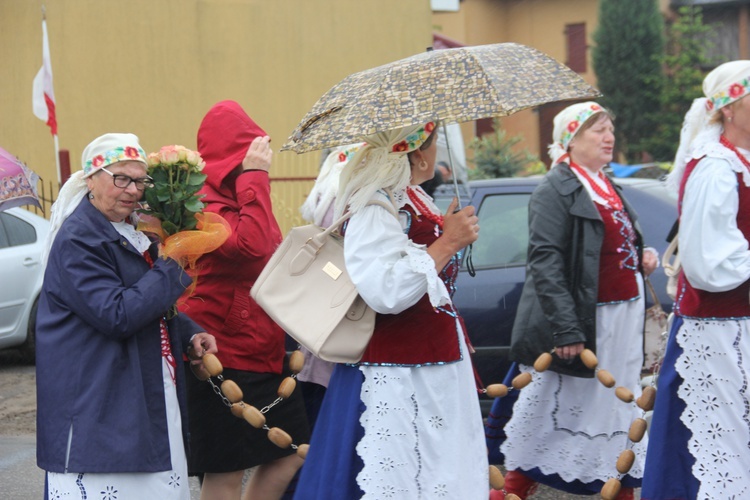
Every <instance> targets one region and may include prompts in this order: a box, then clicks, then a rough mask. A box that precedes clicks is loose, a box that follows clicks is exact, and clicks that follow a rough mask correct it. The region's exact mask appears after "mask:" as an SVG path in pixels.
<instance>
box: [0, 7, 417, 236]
mask: <svg viewBox="0 0 750 500" xmlns="http://www.w3.org/2000/svg"><path fill="white" fill-rule="evenodd" d="M44 4H45V6H46V12H47V27H48V30H49V43H50V52H51V59H52V70H53V75H54V92H55V97H56V101H57V120H58V125H59V143H60V148H62V149H67V150H69V151H70V159H71V170H72V171H76V170H78V169H80V156H81V152H82V151H83V148H84V147H85V146H86V144H88V143H89V142H90V141H91V140H92V139H94V138H95V137H97V136H99V135H101V134H103V133H106V132H133V133H135V134H137V135H138V136H139V137H140V140H141V145H142V146H143V147H144V149H145V150H146V151H147V152H149V151H154V150H156V149H158V148H159V147H161V146H163V145H166V144H182V145H184V146H186V147H189V148H194V147H195V146H196V142H195V136H196V132H197V129H198V125H199V124H200V121H201V119H202V117H203V115H204V114H205V113H206V111H207V110H208V109H209V108H210V107H211V105H213V104H214V103H215V102H217V101H219V100H223V99H234V100H236V101H238V102H239V103H240V104H241V105H242V106H243V107H244V108H245V110H246V111H247V112H248V114H249V115H250V116H252V117H253V118H254V119H255V120H256V121H257V122H258V123H259V124H260V125H261V126H262V127H263V128H265V129H266V131H267V132H268V133H269V135H270V136H271V137H272V140H273V142H272V144H273V145H275V146H276V148H280V147H281V145H282V144H283V143H284V142H285V141H286V139H287V137H288V135H289V134H290V133H291V131H292V130H293V129H294V127H295V126H296V125H297V123H298V122H299V120H300V119H301V118H302V117H303V115H304V114H305V113H306V112H307V111H308V110H309V109H310V108H311V107H312V105H313V104H314V103H315V101H316V100H317V99H318V98H319V97H320V96H321V95H322V94H323V93H324V92H325V91H326V90H328V89H329V88H330V87H332V86H333V85H334V84H335V83H337V82H338V81H339V80H341V79H342V78H344V77H345V76H346V75H348V74H350V73H353V72H356V71H360V70H363V69H366V68H369V67H373V66H378V65H381V64H384V63H387V62H389V61H393V60H396V59H400V58H402V57H407V56H410V55H412V54H416V53H419V52H422V51H424V50H425V47H427V46H429V45H430V44H431V40H432V35H431V33H432V22H431V11H430V5H429V1H428V0H419V1H417V0H410V1H408V2H404V1H402V0H356V1H352V0H275V1H273V0H272V1H268V0H45V1H44ZM41 6H42V1H41V0H0V63H1V66H0V67H1V68H2V69H0V71H1V72H2V73H1V75H2V92H0V116H1V117H2V118H1V119H0V146H2V147H3V148H5V149H7V150H8V151H10V152H11V153H13V154H15V155H16V156H18V157H19V158H20V159H21V160H23V161H24V162H26V163H27V164H28V165H29V167H31V168H32V169H33V170H34V171H36V172H37V173H38V174H39V175H40V176H41V177H42V178H43V180H44V181H46V182H49V181H54V180H56V173H55V159H54V147H53V141H52V137H51V135H50V133H49V128H48V127H47V126H46V125H45V124H44V123H43V122H42V121H41V120H39V119H38V118H36V117H35V116H34V115H33V114H32V111H31V89H32V81H33V79H34V76H35V75H36V72H37V71H38V70H39V68H40V67H41V63H42V31H41ZM396 12H397V13H398V15H394V13H396ZM319 158H320V155H319V154H318V153H314V152H313V153H307V154H304V155H299V156H298V155H296V154H295V153H292V152H284V153H276V154H275V156H274V163H273V166H272V171H271V177H272V180H273V182H272V193H273V198H274V210H275V212H276V216H277V218H278V220H279V223H280V225H281V226H282V230H283V231H284V232H286V231H287V230H288V229H289V228H290V227H292V226H293V225H298V224H300V223H301V222H302V221H301V220H300V218H299V216H298V207H299V206H300V205H301V204H302V202H303V201H304V198H305V196H306V194H307V192H308V191H309V189H310V187H311V185H312V182H311V181H310V180H306V181H300V180H290V179H293V178H311V177H315V175H316V174H317V169H318V164H319ZM276 179H279V180H276ZM47 215H49V214H47Z"/></svg>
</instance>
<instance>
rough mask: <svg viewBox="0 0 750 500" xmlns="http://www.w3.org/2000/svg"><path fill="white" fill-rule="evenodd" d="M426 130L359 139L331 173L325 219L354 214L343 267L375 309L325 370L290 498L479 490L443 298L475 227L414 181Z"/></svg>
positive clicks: (430, 137)
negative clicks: (360, 338) (329, 210)
mask: <svg viewBox="0 0 750 500" xmlns="http://www.w3.org/2000/svg"><path fill="white" fill-rule="evenodd" d="M434 128H435V126H434V124H433V123H428V124H426V125H423V126H422V125H419V126H411V127H406V128H403V129H398V130H394V131H389V132H383V133H379V134H375V135H372V136H369V137H367V138H366V142H367V144H366V145H365V146H363V147H362V148H361V149H360V150H359V151H358V152H357V153H356V154H355V155H354V156H352V158H351V159H350V160H349V162H348V164H347V165H346V167H345V168H344V170H343V172H342V174H341V179H340V189H339V194H338V196H337V198H336V214H335V215H336V216H338V215H340V214H342V213H343V212H344V211H346V210H351V211H352V212H353V214H354V215H353V216H352V217H351V219H349V223H348V225H347V227H346V230H345V237H344V255H345V259H346V267H347V270H348V272H349V274H350V275H351V278H352V281H353V282H354V283H355V285H356V286H357V289H358V290H359V293H360V294H361V295H362V297H363V298H364V300H365V301H366V302H367V303H368V304H369V305H370V306H371V307H372V308H373V309H374V310H375V311H376V312H377V313H378V316H377V320H376V326H375V332H374V333H373V336H372V339H371V341H370V344H369V345H368V347H367V349H366V351H365V354H364V356H363V357H362V360H361V361H360V363H357V364H351V365H349V364H347V365H344V364H341V365H337V366H336V368H335V370H334V372H333V376H332V377H331V380H330V382H329V385H328V391H327V392H326V396H325V400H324V401H323V406H322V408H321V410H320V414H319V416H318V420H317V422H316V424H315V430H314V431H313V437H312V441H311V443H310V452H309V454H308V456H307V459H306V462H305V466H304V467H303V468H302V474H301V477H300V482H299V485H298V487H297V495H296V496H295V498H297V499H326V500H329V499H342V500H343V499H346V500H349V499H354V498H373V499H374V498H393V499H409V500H410V499H414V498H462V499H463V498H465V499H481V500H485V499H486V498H487V497H488V494H489V484H488V483H489V478H488V465H487V452H486V449H485V445H484V440H483V430H482V418H481V413H480V410H479V402H478V399H477V396H476V388H475V384H474V375H473V371H472V367H471V361H470V358H469V351H468V347H467V343H466V341H465V334H464V330H463V327H462V324H461V320H460V316H459V315H458V313H457V312H456V310H455V309H454V308H453V305H452V303H451V298H450V297H451V293H452V291H453V288H454V280H455V277H456V274H457V271H458V257H457V255H456V254H457V252H459V250H461V249H462V248H464V247H465V246H466V245H468V244H469V243H471V242H473V241H475V240H476V238H477V234H478V230H479V228H478V226H477V218H476V216H475V215H474V209H473V208H472V207H466V208H464V209H463V210H461V211H458V212H456V213H453V211H454V209H455V208H456V206H457V201H456V200H454V202H453V203H452V204H451V206H450V208H449V209H448V212H447V214H445V215H441V214H440V211H439V210H438V208H437V207H435V205H434V204H433V203H432V199H431V198H429V197H428V196H427V195H426V194H425V193H424V191H422V189H421V188H420V187H419V184H420V183H422V182H424V181H425V180H427V179H429V178H430V177H432V175H433V173H434V168H435V156H436V143H435V141H434V133H433V132H434ZM389 193H390V195H391V196H390V197H389ZM371 200H374V201H380V202H385V203H393V204H394V205H395V207H396V208H398V210H399V211H398V216H396V213H395V211H393V212H392V211H390V210H388V209H387V208H386V207H385V206H382V205H378V204H369V202H370V201H371Z"/></svg>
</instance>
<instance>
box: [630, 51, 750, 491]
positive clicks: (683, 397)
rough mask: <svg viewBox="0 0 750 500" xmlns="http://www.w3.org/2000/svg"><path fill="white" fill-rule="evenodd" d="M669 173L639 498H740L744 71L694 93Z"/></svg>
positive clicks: (749, 124)
mask: <svg viewBox="0 0 750 500" xmlns="http://www.w3.org/2000/svg"><path fill="white" fill-rule="evenodd" d="M703 92H704V94H705V96H706V97H705V98H700V99H696V100H695V101H694V102H693V106H692V107H691V108H690V111H688V113H687V115H686V116H685V123H684V125H683V130H682V135H681V137H680V146H679V148H678V150H677V156H676V158H675V163H674V170H673V172H672V173H671V174H670V176H669V179H668V185H670V186H671V187H672V188H673V189H674V190H675V192H677V193H679V201H680V203H679V208H680V230H679V251H680V260H681V263H682V272H681V273H680V276H679V281H678V286H677V298H676V301H675V306H674V313H675V318H674V322H673V323H672V328H671V330H670V332H669V340H668V341H667V352H666V355H665V358H664V364H663V366H662V368H661V371H660V373H659V383H658V391H657V395H656V406H655V408H654V416H653V421H652V425H651V431H650V434H651V442H650V443H649V447H648V459H647V461H646V475H645V477H644V480H643V491H642V497H643V498H647V499H649V500H660V499H695V498H698V499H705V498H716V499H718V498H748V497H749V496H750V481H748V474H750V410H749V408H750V403H749V400H750V395H749V394H748V373H749V372H750V331H749V330H750V320H748V318H750V303H749V302H748V291H750V250H748V241H750V219H748V215H750V170H749V169H750V161H749V160H750V152H749V151H750V99H748V98H747V97H746V96H747V95H748V93H750V61H732V62H728V63H725V64H722V65H721V66H719V67H717V68H716V69H714V70H713V71H711V72H710V73H709V74H708V75H707V76H706V78H705V79H704V81H703Z"/></svg>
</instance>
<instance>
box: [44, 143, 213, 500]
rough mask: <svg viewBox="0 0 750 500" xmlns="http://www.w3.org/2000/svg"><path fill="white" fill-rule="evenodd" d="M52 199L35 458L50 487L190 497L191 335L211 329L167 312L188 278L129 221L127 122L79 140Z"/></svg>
mask: <svg viewBox="0 0 750 500" xmlns="http://www.w3.org/2000/svg"><path fill="white" fill-rule="evenodd" d="M82 163H83V170H82V171H78V172H76V173H74V174H73V175H72V176H71V178H70V179H68V181H67V182H66V183H65V185H64V186H63V188H62V189H61V190H60V194H59V195H58V198H57V201H56V202H55V204H54V205H53V206H52V218H51V221H50V234H49V236H48V238H47V247H46V250H45V257H44V260H45V261H46V263H47V269H46V271H45V274H44V284H43V286H42V294H41V296H40V299H39V315H38V318H37V327H36V348H37V351H36V359H37V365H36V368H37V379H36V381H37V463H38V465H39V467H40V468H42V469H44V470H45V471H47V492H48V494H47V495H46V496H45V498H49V499H59V498H65V499H71V500H72V499H85V498H159V499H175V500H177V499H180V500H186V499H189V498H190V490H189V488H188V477H187V473H188V471H187V460H186V454H185V450H186V446H185V442H184V440H185V439H186V436H187V410H186V403H185V378H184V375H183V372H182V370H180V369H179V364H180V362H181V360H182V355H183V352H185V351H187V349H188V346H192V348H193V349H194V351H195V352H196V353H197V354H198V355H199V356H202V355H203V353H204V352H211V353H215V352H217V351H216V342H215V339H214V337H213V336H211V335H209V334H207V333H205V332H204V330H203V328H202V327H200V326H198V325H197V324H195V323H194V322H193V321H191V320H190V318H188V317H187V316H185V315H184V314H176V315H174V314H168V311H170V309H171V308H172V307H173V305H174V303H175V301H176V300H177V299H178V298H179V297H180V295H182V294H183V293H184V292H185V289H186V288H188V286H189V285H190V283H191V279H190V277H189V276H187V275H186V274H185V271H184V270H183V268H182V267H180V265H179V264H178V263H177V262H176V261H174V260H172V259H170V258H162V257H159V255H158V251H159V248H157V244H156V243H152V242H151V240H149V238H148V237H147V236H146V235H145V234H144V233H142V232H141V231H138V230H136V228H135V223H136V221H135V219H134V216H135V214H134V211H135V209H136V208H137V207H138V202H139V200H140V199H141V197H142V196H143V192H144V190H145V189H146V186H147V185H148V184H150V183H151V178H150V177H148V176H147V175H146V167H147V164H146V154H145V153H144V152H143V149H142V148H141V147H140V145H139V144H138V138H137V137H136V136H135V135H133V134H105V135H102V136H101V137H98V138H96V139H95V140H94V141H92V142H91V143H90V144H89V145H88V146H86V149H84V150H83V158H82Z"/></svg>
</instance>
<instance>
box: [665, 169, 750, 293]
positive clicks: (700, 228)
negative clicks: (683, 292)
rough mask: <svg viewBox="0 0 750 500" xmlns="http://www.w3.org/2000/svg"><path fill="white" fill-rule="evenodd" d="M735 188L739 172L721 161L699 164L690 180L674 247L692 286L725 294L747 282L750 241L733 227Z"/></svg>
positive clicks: (735, 219)
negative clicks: (677, 250) (676, 243)
mask: <svg viewBox="0 0 750 500" xmlns="http://www.w3.org/2000/svg"><path fill="white" fill-rule="evenodd" d="M738 188H739V186H738V181H737V174H736V173H735V172H734V171H733V170H732V168H731V167H730V165H729V163H728V162H727V161H726V160H722V159H716V158H710V157H708V158H705V159H703V160H701V161H700V163H698V165H697V167H696V168H695V170H694V171H693V172H692V174H690V177H689V178H688V181H687V184H686V186H685V194H684V196H683V200H682V215H681V217H680V231H679V235H678V237H679V242H678V245H679V247H678V248H679V252H680V260H681V262H682V269H683V270H684V272H685V276H687V279H688V281H690V284H691V285H692V286H693V287H695V288H698V289H701V290H706V291H708V292H724V291H728V290H732V289H734V288H737V287H738V286H739V285H741V284H742V283H744V282H745V281H747V280H748V279H749V278H750V250H748V241H747V239H746V238H745V236H744V235H743V234H742V232H741V231H740V229H739V228H738V227H737V211H738V210H739V192H738Z"/></svg>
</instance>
